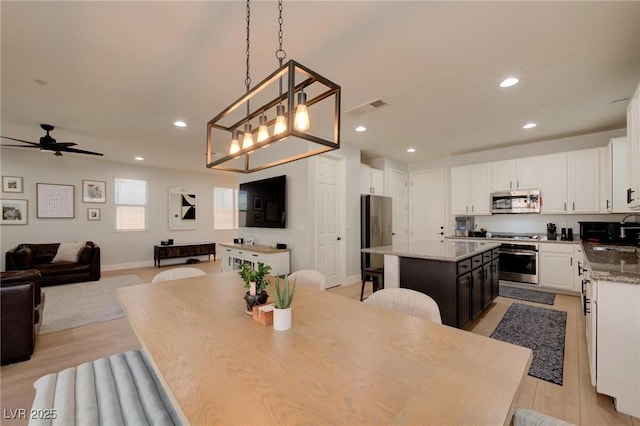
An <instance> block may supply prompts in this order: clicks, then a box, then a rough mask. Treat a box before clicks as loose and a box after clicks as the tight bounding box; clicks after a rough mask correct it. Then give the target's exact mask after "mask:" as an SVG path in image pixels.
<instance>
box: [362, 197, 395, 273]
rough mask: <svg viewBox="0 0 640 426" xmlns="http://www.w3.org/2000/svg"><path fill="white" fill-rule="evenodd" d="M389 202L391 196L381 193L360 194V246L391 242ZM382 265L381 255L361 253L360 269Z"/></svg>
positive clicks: (388, 243) (383, 244)
mask: <svg viewBox="0 0 640 426" xmlns="http://www.w3.org/2000/svg"><path fill="white" fill-rule="evenodd" d="M391 202H392V198H391V197H383V196H381V195H362V196H361V197H360V242H361V244H360V247H362V248H366V247H378V246H388V245H391V244H392V240H391V236H392V224H393V222H392V220H391V212H392V206H391ZM383 266H384V256H383V255H381V254H370V253H362V260H361V269H364V268H378V267H380V268H381V267H383Z"/></svg>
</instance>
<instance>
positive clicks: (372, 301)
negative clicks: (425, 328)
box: [364, 288, 442, 324]
mask: <svg viewBox="0 0 640 426" xmlns="http://www.w3.org/2000/svg"><path fill="white" fill-rule="evenodd" d="M364 303H367V304H369V305H374V306H377V307H379V308H383V309H387V310H391V311H396V312H401V313H403V314H408V315H413V316H416V317H420V318H424V319H427V320H429V321H432V322H435V323H438V324H442V318H441V317H440V308H438V304H437V303H436V302H435V300H433V299H432V298H431V297H429V296H427V295H426V294H424V293H420V292H419V291H415V290H410V289H408V288H385V289H382V290H378V291H376V292H375V293H373V294H372V295H371V296H369V297H367V298H366V299H365V301H364Z"/></svg>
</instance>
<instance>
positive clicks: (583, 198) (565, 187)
mask: <svg viewBox="0 0 640 426" xmlns="http://www.w3.org/2000/svg"><path fill="white" fill-rule="evenodd" d="M540 158H541V164H542V185H541V196H542V213H544V214H558V213H570V214H583V213H599V212H600V149H599V148H591V149H583V150H580V151H571V152H566V153H561V154H551V155H545V156H542V157H540Z"/></svg>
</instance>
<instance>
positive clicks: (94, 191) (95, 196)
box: [82, 179, 107, 203]
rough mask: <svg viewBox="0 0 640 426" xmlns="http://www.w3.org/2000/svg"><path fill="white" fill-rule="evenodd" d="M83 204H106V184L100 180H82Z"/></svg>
mask: <svg viewBox="0 0 640 426" xmlns="http://www.w3.org/2000/svg"><path fill="white" fill-rule="evenodd" d="M82 202H83V203H106V202H107V183H106V182H104V181H101V180H84V179H83V180H82Z"/></svg>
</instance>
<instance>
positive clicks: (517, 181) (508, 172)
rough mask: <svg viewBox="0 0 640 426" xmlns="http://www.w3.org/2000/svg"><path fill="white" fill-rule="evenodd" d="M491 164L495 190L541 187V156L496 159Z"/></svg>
mask: <svg viewBox="0 0 640 426" xmlns="http://www.w3.org/2000/svg"><path fill="white" fill-rule="evenodd" d="M491 166H492V174H493V184H492V190H493V191H509V190H512V189H539V188H540V157H525V158H518V159H516V160H506V161H496V162H495V163H491Z"/></svg>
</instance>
